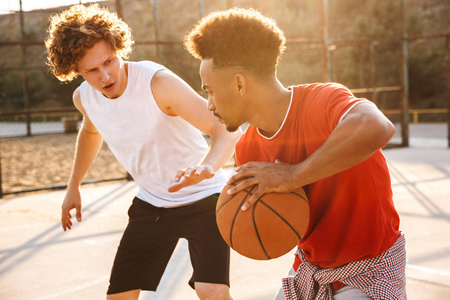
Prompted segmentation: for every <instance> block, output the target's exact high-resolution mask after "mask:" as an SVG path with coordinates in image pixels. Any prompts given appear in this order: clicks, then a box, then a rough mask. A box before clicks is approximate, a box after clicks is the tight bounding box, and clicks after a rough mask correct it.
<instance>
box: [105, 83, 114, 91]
mask: <svg viewBox="0 0 450 300" xmlns="http://www.w3.org/2000/svg"><path fill="white" fill-rule="evenodd" d="M114 85H115V83H114V82H113V83H111V84H108V85H105V86H104V87H103V90H105V91H107V92H108V91H111V90H112V89H113V88H114Z"/></svg>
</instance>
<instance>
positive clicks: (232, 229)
mask: <svg viewBox="0 0 450 300" xmlns="http://www.w3.org/2000/svg"><path fill="white" fill-rule="evenodd" d="M235 185H236V184H232V185H226V186H225V187H224V188H223V190H222V192H221V193H220V196H219V200H218V201H217V206H216V220H217V226H218V227H219V231H220V233H221V235H222V237H223V239H224V240H225V242H226V243H227V244H228V245H229V246H230V247H231V248H232V249H234V250H235V251H236V252H238V253H240V254H242V255H244V256H246V257H249V258H253V259H258V260H268V259H272V258H277V257H279V256H282V255H284V254H286V253H288V252H289V251H291V250H292V249H293V248H294V247H295V246H296V245H297V244H298V243H299V241H300V239H301V238H302V237H303V235H304V234H305V233H306V229H307V228H308V223H309V202H308V198H307V197H306V194H305V192H304V190H303V189H302V188H300V189H298V190H295V191H293V192H290V193H267V194H264V195H262V196H261V197H260V198H259V199H258V200H257V201H256V202H255V203H254V204H253V205H252V206H250V207H249V208H248V209H247V210H246V211H243V210H242V209H241V206H242V205H243V204H244V203H245V202H246V201H247V200H248V198H250V196H251V195H252V191H253V190H256V188H257V186H256V185H254V186H252V187H249V188H247V189H245V190H242V191H240V192H239V193H236V194H234V195H228V194H227V193H226V192H227V191H228V190H229V189H230V188H232V187H233V186H235Z"/></svg>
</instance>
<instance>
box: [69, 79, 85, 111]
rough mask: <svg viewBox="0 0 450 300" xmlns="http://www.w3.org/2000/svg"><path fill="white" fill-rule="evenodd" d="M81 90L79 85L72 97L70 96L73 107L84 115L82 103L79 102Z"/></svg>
mask: <svg viewBox="0 0 450 300" xmlns="http://www.w3.org/2000/svg"><path fill="white" fill-rule="evenodd" d="M81 89H82V85H80V86H79V87H77V88H76V89H75V91H74V92H73V95H72V101H73V105H75V107H76V108H77V109H78V110H79V111H80V112H81V113H82V114H83V115H85V114H86V111H85V110H84V107H83V103H82V102H81Z"/></svg>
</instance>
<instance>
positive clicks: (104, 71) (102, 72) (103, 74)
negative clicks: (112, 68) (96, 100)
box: [100, 68, 111, 83]
mask: <svg viewBox="0 0 450 300" xmlns="http://www.w3.org/2000/svg"><path fill="white" fill-rule="evenodd" d="M110 78H111V75H109V72H108V70H107V69H105V68H102V69H100V80H101V81H102V82H103V83H107V82H108V81H109V79H110Z"/></svg>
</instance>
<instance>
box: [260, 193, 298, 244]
mask: <svg viewBox="0 0 450 300" xmlns="http://www.w3.org/2000/svg"><path fill="white" fill-rule="evenodd" d="M260 202H261V203H262V204H264V205H265V206H266V207H267V208H268V209H270V210H271V211H272V212H273V213H274V214H276V215H277V216H278V217H279V218H280V219H281V220H282V221H283V222H284V223H286V225H287V226H289V228H291V229H292V231H293V232H294V233H295V235H296V236H297V237H298V238H299V239H300V240H301V239H302V237H301V236H300V234H298V232H297V230H295V228H294V227H292V225H291V224H290V223H289V222H288V221H287V220H286V219H285V218H284V217H283V216H282V215H280V214H279V213H278V212H277V211H276V210H274V209H273V208H272V207H271V206H270V205H269V204H267V203H266V202H264V201H263V200H260Z"/></svg>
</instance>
